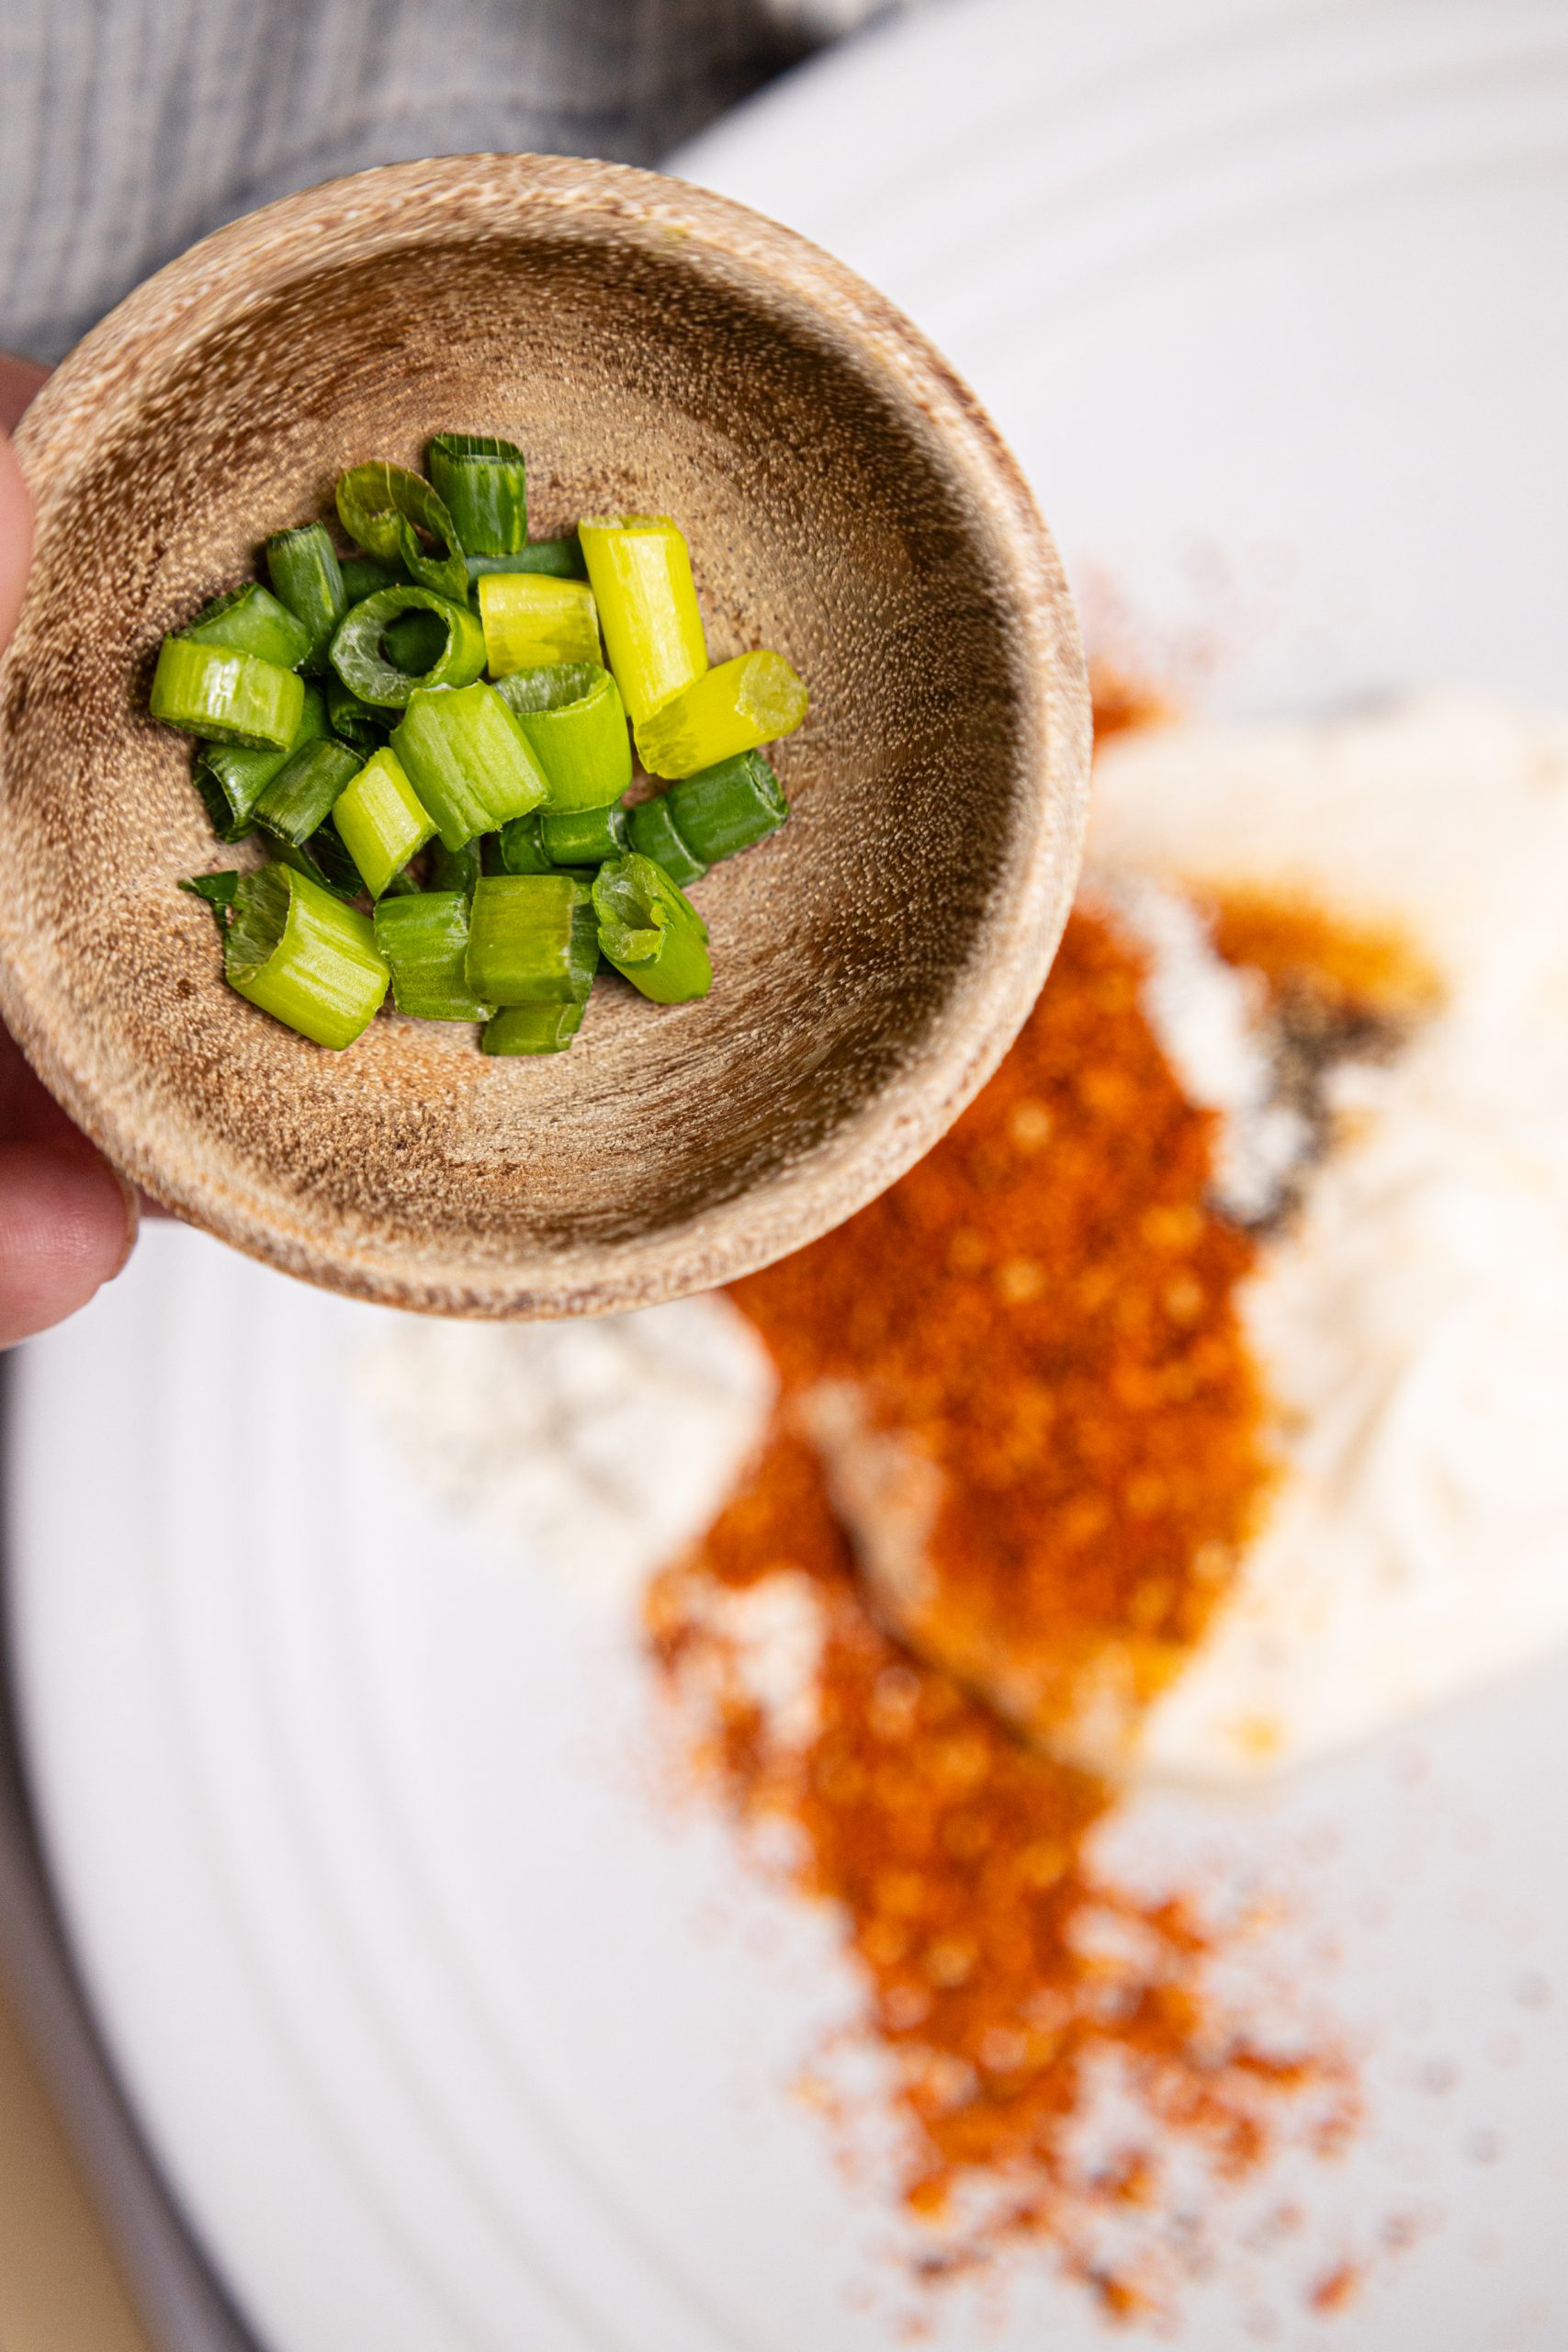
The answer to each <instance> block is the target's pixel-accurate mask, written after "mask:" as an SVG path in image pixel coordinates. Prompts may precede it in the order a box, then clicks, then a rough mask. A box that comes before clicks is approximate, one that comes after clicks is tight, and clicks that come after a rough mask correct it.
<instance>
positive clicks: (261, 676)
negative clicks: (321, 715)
mask: <svg viewBox="0 0 1568 2352" xmlns="http://www.w3.org/2000/svg"><path fill="white" fill-rule="evenodd" d="M149 707H150V708H151V710H152V716H153V718H161V719H162V720H163V721H164V725H165V726H167V727H180V728H183V729H185V731H186V734H187V735H203V736H206V737H208V738H209V740H210V741H213V742H216V743H245V744H249V745H251V746H252V748H253V749H254V750H256V751H259V752H267V751H272V752H286V751H287V750H288V746H289V745H290V743H292V742H293V741H294V739H295V737H296V735H297V734H298V733H299V721H300V718H301V717H302V716H303V714H304V709H305V683H304V680H303V679H302V678H299V677H298V676H297V675H296V674H295V673H294V672H293V671H292V670H285V669H282V668H280V667H279V665H278V664H277V663H276V662H264V661H263V660H262V659H261V658H260V656H259V655H258V654H254V653H238V652H236V651H235V650H234V649H233V647H232V646H227V645H198V644H196V643H194V642H193V641H192V639H189V638H188V637H166V638H165V639H164V642H163V646H162V648H161V649H160V650H159V654H158V666H157V669H156V670H155V671H154V672H153V673H152V694H151V695H150V696H149Z"/></svg>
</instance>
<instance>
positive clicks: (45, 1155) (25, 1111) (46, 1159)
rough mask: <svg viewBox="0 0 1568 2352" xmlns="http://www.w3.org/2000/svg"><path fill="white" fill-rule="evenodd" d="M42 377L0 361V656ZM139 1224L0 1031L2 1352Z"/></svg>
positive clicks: (84, 1284)
mask: <svg viewBox="0 0 1568 2352" xmlns="http://www.w3.org/2000/svg"><path fill="white" fill-rule="evenodd" d="M45 372H46V371H45V370H44V369H43V368H37V367H34V366H33V364H32V362H31V361H30V360H25V359H10V358H6V357H5V356H0V652H3V651H4V650H5V649H6V645H7V644H8V643H9V642H10V638H11V632H12V630H13V629H14V628H15V627H16V625H17V613H18V612H19V611H20V610H21V604H22V590H23V588H24V586H25V585H26V582H27V576H28V560H29V558H30V556H31V554H32V511H31V508H30V506H29V505H28V493H27V487H26V484H25V483H24V482H23V481H22V475H21V469H20V467H19V466H18V465H17V460H16V458H15V456H14V454H13V452H12V448H11V444H10V442H9V440H8V439H7V437H6V428H7V427H9V426H11V425H13V424H15V423H16V421H17V417H18V416H19V415H20V414H21V413H22V411H23V409H24V408H25V407H26V406H27V404H28V401H29V400H30V399H31V398H32V396H33V394H34V392H35V391H36V390H38V388H39V384H40V383H42V381H43V379H44V375H45ZM136 1223H137V1204H136V1195H135V1193H133V1192H132V1191H131V1190H130V1186H129V1185H126V1184H122V1183H121V1182H120V1180H119V1178H118V1176H117V1175H116V1174H115V1172H114V1170H113V1169H112V1168H110V1166H109V1164H108V1162H107V1159H103V1158H102V1157H101V1156H100V1154H99V1153H98V1152H96V1151H95V1150H94V1148H93V1147H92V1145H91V1144H90V1143H89V1142H88V1141H87V1138H86V1136H84V1135H80V1134H78V1132H77V1130H76V1129H75V1128H74V1127H73V1125H72V1124H71V1122H70V1120H69V1119H68V1118H67V1117H66V1115H65V1114H64V1112H63V1111H62V1109H61V1107H60V1105H59V1103H56V1102H55V1100H54V1098H53V1096H52V1095H51V1094H50V1093H48V1092H46V1091H45V1090H44V1088H43V1087H42V1086H40V1085H39V1081H38V1080H37V1079H36V1078H35V1077H34V1076H33V1074H32V1071H31V1070H30V1069H28V1065H27V1063H26V1061H24V1059H23V1058H22V1056H21V1054H20V1053H19V1052H18V1050H17V1046H16V1045H15V1044H14V1043H13V1042H12V1040H11V1039H10V1038H9V1037H8V1036H6V1033H5V1031H4V1030H0V1347H6V1348H8V1347H10V1346H12V1345H13V1344H14V1343H15V1342H16V1341H17V1340H25V1339H27V1338H28V1336H29V1335H30V1334H31V1333H32V1332H34V1331H43V1330H47V1329H48V1328H49V1326H50V1325H51V1323H59V1322H61V1321H62V1320H63V1319H64V1317H66V1316H67V1315H73V1314H74V1313H75V1312H76V1309H77V1308H78V1307H79V1306H85V1305H86V1303H87V1301H88V1300H89V1299H90V1298H91V1297H92V1295H93V1293H94V1292H95V1291H96V1289H97V1288H98V1286H99V1284H100V1283H106V1282H108V1281H109V1280H111V1278H112V1277H113V1276H114V1275H116V1274H118V1272H119V1270H120V1268H121V1267H122V1266H123V1265H124V1263H125V1261H126V1260H127V1258H128V1257H129V1256H130V1249H131V1244H132V1243H133V1242H134V1240H135V1238H136Z"/></svg>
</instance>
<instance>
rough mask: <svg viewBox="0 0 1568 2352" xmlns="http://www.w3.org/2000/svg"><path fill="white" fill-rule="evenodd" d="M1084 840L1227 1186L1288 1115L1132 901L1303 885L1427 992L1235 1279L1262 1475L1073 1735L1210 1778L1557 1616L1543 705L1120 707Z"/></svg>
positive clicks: (1374, 1716)
mask: <svg viewBox="0 0 1568 2352" xmlns="http://www.w3.org/2000/svg"><path fill="white" fill-rule="evenodd" d="M1090 860H1091V865H1090V888H1091V890H1093V889H1095V888H1099V889H1100V890H1101V891H1102V892H1104V893H1105V894H1106V895H1107V896H1108V897H1109V899H1111V904H1112V906H1113V907H1115V908H1117V909H1118V910H1121V911H1122V914H1123V916H1124V918H1125V919H1126V920H1127V921H1128V922H1129V924H1130V926H1131V927H1132V928H1133V929H1134V931H1135V932H1136V933H1137V934H1138V936H1139V937H1140V938H1141V939H1142V940H1143V941H1144V943H1145V945H1146V946H1148V947H1149V948H1150V952H1151V965H1152V978H1151V983H1150V988H1149V991H1148V998H1149V1011H1150V1016H1151V1019H1152V1020H1153V1021H1154V1022H1155V1024H1156V1029H1157V1030H1158V1032H1159V1034H1160V1035H1161V1037H1162V1041H1163V1042H1164V1044H1165V1046H1166V1050H1167V1051H1168V1054H1169V1056H1170V1058H1171V1060H1172V1062H1173V1065H1174V1066H1175V1067H1176V1069H1177V1071H1178V1074H1179V1076H1181V1077H1182V1078H1183V1081H1184V1083H1186V1084H1188V1085H1189V1086H1190V1088H1191V1090H1192V1092H1193V1095H1194V1099H1197V1100H1201V1101H1204V1102H1206V1103H1212V1104H1213V1106H1214V1107H1215V1108H1217V1109H1219V1110H1220V1111H1221V1113H1222V1117H1223V1119H1224V1126H1225V1131H1226V1141H1225V1144H1224V1150H1223V1153H1222V1166H1221V1170H1220V1171H1219V1173H1220V1181H1221V1185H1222V1188H1223V1189H1228V1191H1229V1192H1230V1193H1231V1194H1232V1196H1233V1198H1234V1197H1235V1195H1236V1193H1238V1191H1239V1193H1240V1194H1241V1196H1242V1199H1243V1201H1245V1198H1246V1197H1247V1185H1248V1184H1249V1183H1251V1184H1252V1185H1254V1187H1255V1188H1256V1186H1257V1185H1258V1184H1259V1183H1262V1182H1266V1181H1267V1179H1268V1174H1269V1168H1270V1167H1271V1166H1272V1165H1273V1164H1274V1161H1273V1160H1272V1159H1271V1158H1270V1154H1271V1153H1276V1154H1277V1152H1278V1151H1280V1150H1283V1149H1285V1148H1286V1145H1287V1139H1286V1138H1283V1137H1281V1136H1275V1137H1274V1138H1273V1139H1272V1141H1270V1140H1269V1137H1268V1135H1267V1119H1266V1117H1265V1116H1264V1115H1263V1114H1264V1112H1265V1111H1266V1104H1265V1103H1263V1100H1262V1097H1261V1095H1260V1094H1259V1092H1258V1088H1257V1085H1256V1083H1255V1082H1254V1079H1249V1077H1248V1067H1249V1055H1248V1052H1247V1019H1246V1013H1247V1007H1246V1004H1245V1002H1233V1003H1232V1005H1231V1007H1230V1010H1229V1012H1228V1013H1227V1012H1225V1010H1224V1006H1223V1005H1222V1006H1221V1007H1220V1008H1219V1010H1218V1011H1216V1005H1215V1001H1214V1000H1213V989H1210V991H1209V994H1208V996H1205V993H1204V989H1202V988H1201V987H1200V988H1198V989H1192V988H1191V987H1187V988H1186V989H1185V990H1183V989H1180V988H1177V987H1174V986H1172V985H1170V984H1169V978H1170V969H1171V965H1170V952H1171V951H1170V950H1169V949H1168V950H1167V952H1166V954H1165V956H1164V958H1163V961H1162V957H1161V956H1159V955H1157V954H1156V953H1154V948H1155V945H1156V933H1157V930H1158V922H1159V921H1163V922H1165V926H1166V929H1167V931H1169V929H1170V922H1169V918H1168V914H1166V915H1163V916H1159V918H1158V921H1155V922H1152V925H1151V918H1150V914H1149V910H1150V909H1151V908H1153V909H1155V910H1156V915H1157V914H1158V910H1159V908H1160V907H1161V905H1162V904H1168V894H1169V892H1170V891H1171V890H1172V888H1176V889H1179V888H1182V887H1183V886H1187V887H1189V888H1194V889H1197V890H1202V891H1215V890H1217V891H1224V890H1227V889H1229V890H1235V889H1236V888H1244V889H1247V890H1257V891H1261V892H1266V893H1268V894H1269V895H1270V896H1275V897H1280V898H1284V899H1291V898H1300V899H1304V900H1306V901H1308V902H1310V903H1311V904H1313V905H1314V906H1315V907H1317V908H1318V909H1320V910H1322V911H1323V912H1325V914H1327V915H1329V916H1330V917H1333V916H1336V915H1337V916H1339V917H1341V918H1345V919H1348V920H1349V921H1351V922H1359V923H1365V924H1372V925H1377V926H1379V927H1384V928H1388V927H1393V928H1394V929H1397V930H1398V931H1399V932H1400V933H1403V934H1404V936H1405V937H1406V938H1407V939H1408V940H1409V941H1410V942H1411V943H1412V944H1413V945H1414V946H1415V947H1416V949H1417V950H1418V952H1419V953H1420V955H1421V956H1422V957H1423V959H1424V960H1425V962H1426V963H1427V965H1428V966H1429V967H1432V968H1433V969H1434V970H1435V971H1436V972H1437V973H1438V976H1439V977H1440V978H1441V980H1442V983H1443V987H1444V989H1445V991H1446V993H1445V998H1444V1001H1443V1002H1442V1003H1441V1004H1440V1005H1439V1006H1438V1008H1437V1009H1436V1010H1435V1011H1434V1012H1432V1013H1431V1014H1430V1015H1429V1016H1427V1018H1425V1019H1424V1020H1423V1021H1422V1022H1421V1023H1420V1024H1419V1025H1418V1026H1417V1027H1416V1029H1415V1031H1414V1032H1413V1034H1412V1035H1411V1037H1410V1039H1409V1041H1408V1043H1407V1045H1406V1046H1405V1047H1404V1050H1403V1051H1401V1052H1400V1053H1399V1054H1398V1055H1397V1056H1395V1057H1393V1059H1391V1060H1389V1061H1388V1062H1386V1063H1376V1064H1367V1063H1353V1062H1348V1063H1344V1064H1341V1065H1340V1066H1339V1067H1338V1068H1337V1069H1335V1070H1334V1071H1332V1072H1331V1073H1330V1075H1329V1080H1328V1085H1329V1099H1330V1103H1331V1105H1332V1107H1333V1108H1334V1110H1335V1111H1336V1112H1337V1114H1339V1115H1338V1117H1337V1120H1336V1124H1335V1131H1334V1140H1333V1142H1332V1145H1331V1148H1330V1149H1329V1151H1328V1153H1327V1156H1326V1158H1325V1159H1324V1160H1323V1161H1322V1162H1321V1163H1320V1164H1319V1165H1318V1166H1317V1167H1316V1168H1315V1169H1314V1170H1312V1172H1311V1173H1310V1175H1309V1177H1308V1179H1307V1182H1306V1187H1305V1192H1304V1195H1303V1200H1302V1204H1301V1207H1300V1210H1299V1212H1298V1214H1297V1215H1296V1216H1294V1217H1293V1218H1292V1219H1291V1220H1290V1221H1289V1222H1287V1223H1286V1224H1285V1225H1284V1226H1283V1227H1282V1228H1281V1229H1280V1231H1279V1232H1278V1233H1277V1234H1271V1235H1269V1236H1268V1237H1267V1238H1265V1241H1264V1244H1263V1250H1262V1256H1261V1261H1260V1263H1259V1266H1258V1271H1257V1272H1256V1273H1255V1274H1254V1276H1253V1277H1252V1278H1251V1279H1250V1281H1249V1283H1247V1286H1246V1290H1245V1292H1244V1295H1243V1302H1242V1303H1243V1312H1244V1315H1245V1318H1246V1323H1247V1330H1248V1333H1249V1335H1250V1338H1251V1340H1252V1342H1253V1345H1254V1347H1255V1349H1256V1351H1257V1354H1258V1360H1259V1363H1260V1366H1261V1368H1262V1372H1263V1374H1264V1378H1265V1380H1266V1383H1267V1385H1268V1387H1269V1391H1270V1393H1271V1396H1272V1398H1273V1400H1274V1402H1275V1404H1276V1405H1277V1407H1278V1408H1279V1429H1278V1445H1279V1449H1280V1453H1281V1454H1282V1457H1283V1461H1284V1464H1285V1473H1284V1476H1283V1479H1282V1481H1281V1485H1280V1490H1279V1493H1278V1497H1277V1499H1276V1502H1275V1504H1274V1507H1273V1509H1272V1511H1271V1515H1270V1517H1269V1521H1268V1522H1267V1524H1266V1526H1265V1528H1264V1530H1263V1532H1262V1533H1261V1534H1260V1536H1259V1538H1258V1540H1257V1542H1256V1543H1255V1544H1253V1546H1252V1547H1251V1549H1250V1551H1249V1553H1248V1555H1247V1558H1246V1560H1245V1562H1244V1564H1243V1566H1242V1569H1241V1572H1240V1575H1239V1577H1238V1580H1237V1583H1236V1585H1235V1589H1234V1590H1233V1592H1232V1594H1231V1595H1230V1597H1229V1598H1228V1599H1227V1600H1226V1601H1225V1603H1224V1605H1223V1606H1222V1608H1221V1609H1220V1610H1219V1611H1217V1612H1216V1615H1215V1618H1214V1620H1213V1624H1212V1626H1211V1628H1210V1630H1209V1632H1208V1634H1206V1636H1205V1638H1204V1639H1203V1640H1202V1642H1201V1644H1200V1645H1198V1646H1197V1648H1196V1649H1195V1650H1194V1653H1193V1655H1192V1657H1191V1660H1190V1663H1189V1664H1188V1665H1187V1666H1186V1668H1184V1669H1183V1670H1182V1671H1181V1673H1180V1674H1179V1677H1178V1679H1176V1681H1175V1682H1174V1683H1173V1685H1172V1686H1171V1687H1170V1689H1169V1690H1168V1691H1167V1692H1166V1693H1165V1694H1164V1695H1163V1696H1162V1697H1161V1698H1160V1699H1159V1700H1158V1701H1157V1702H1156V1704H1155V1705H1154V1706H1153V1708H1152V1709H1151V1710H1150V1711H1149V1712H1148V1713H1147V1714H1146V1715H1145V1717H1144V1719H1143V1721H1142V1723H1141V1724H1140V1725H1139V1726H1138V1728H1137V1730H1136V1732H1135V1734H1134V1740H1133V1750H1132V1755H1131V1758H1128V1756H1127V1755H1126V1754H1125V1753H1124V1752H1123V1753H1122V1754H1120V1755H1115V1756H1112V1755H1100V1756H1097V1757H1096V1758H1095V1759H1094V1760H1096V1761H1100V1762H1105V1763H1115V1764H1120V1765H1122V1766H1123V1767H1124V1766H1125V1765H1126V1763H1127V1762H1128V1761H1129V1760H1130V1761H1132V1762H1133V1763H1134V1765H1135V1766H1137V1767H1139V1768H1141V1769H1143V1770H1149V1771H1154V1772H1159V1773H1167V1774H1172V1775H1179V1776H1183V1777H1189V1776H1197V1777H1202V1778H1211V1779H1212V1778H1214V1777H1216V1776H1218V1777H1235V1776H1237V1775H1244V1774H1247V1773H1249V1772H1252V1771H1255V1770H1258V1769H1259V1768H1268V1767H1270V1766H1274V1765H1278V1764H1279V1763H1281V1762H1286V1761H1290V1760H1292V1759H1295V1758H1301V1757H1304V1756H1309V1755H1312V1754H1314V1753H1316V1752H1318V1751H1320V1750H1323V1749H1326V1748H1330V1747H1336V1746H1337V1745H1339V1744H1341V1743H1342V1742H1345V1741H1348V1740H1351V1739H1354V1738H1357V1737H1359V1736H1362V1735H1364V1734H1366V1733H1369V1732H1371V1731H1373V1730H1376V1729H1377V1728H1379V1727H1380V1726H1381V1725H1383V1724H1387V1723H1389V1722H1390V1721H1392V1720H1393V1719H1394V1718H1396V1717H1398V1716H1400V1715H1402V1714H1404V1713H1406V1712H1407V1711H1409V1710H1410V1709H1413V1708H1416V1707H1419V1706H1424V1705H1427V1704H1429V1703H1430V1702H1433V1701H1435V1700H1438V1699H1441V1698H1444V1697H1446V1696H1448V1695H1450V1694H1451V1693H1453V1692H1455V1691H1460V1690H1461V1689H1463V1688H1464V1687H1465V1686H1467V1685H1469V1684H1472V1683H1474V1682H1476V1681H1478V1680H1480V1679H1483V1678H1484V1677H1487V1676H1491V1675H1494V1674H1496V1673H1498V1672H1500V1671H1502V1670H1504V1669H1506V1668H1510V1667H1514V1666H1517V1665H1519V1664H1522V1663H1523V1662H1525V1661H1526V1660H1528V1659H1529V1658H1532V1657H1535V1656H1537V1655H1538V1654H1539V1653H1540V1652H1541V1651H1543V1650H1545V1649H1547V1648H1549V1647H1550V1646H1551V1645H1553V1644H1554V1643H1556V1642H1559V1641H1561V1640H1562V1639H1564V1638H1565V1637H1568V719H1565V718H1557V717H1551V716H1541V715H1537V714H1530V713H1526V712H1519V711H1516V710H1513V709H1511V708H1508V707H1505V706H1503V705H1501V704H1499V703H1495V702H1493V701H1489V700H1485V699H1483V698H1481V697H1472V696H1462V697H1461V696H1458V695H1454V696H1442V697H1436V696H1434V697H1432V698H1429V699H1424V700H1422V701H1420V702H1418V703H1415V704H1411V705H1408V706H1406V707H1403V708H1400V709H1398V710H1395V711H1393V712H1391V713H1389V714H1387V715H1386V716H1379V717H1371V718H1360V719H1356V720H1353V721H1345V722H1342V723H1338V724H1335V725H1331V726H1323V727H1265V728H1252V729H1211V728H1205V727H1180V728H1174V727H1173V728H1168V729H1157V730H1152V731H1150V732H1147V733H1145V734H1141V735H1139V734H1132V735H1128V736H1126V737H1124V738H1122V739H1118V740H1117V741H1114V742H1112V743H1111V745H1110V746H1109V747H1108V748H1107V750H1106V751H1105V752H1104V753H1103V755H1102V758H1101V763H1100V772H1099V789H1098V804H1097V809H1096V815H1095V820H1094V826H1093V831H1092V833H1091V843H1090ZM1151 886H1157V891H1156V893H1155V895H1151ZM1140 906H1141V907H1142V908H1143V909H1144V910H1145V911H1144V915H1143V918H1142V920H1140V917H1139V911H1138V910H1139V908H1140ZM1178 928H1179V926H1178ZM1187 945H1188V947H1189V948H1190V941H1189V942H1188V943H1187ZM1179 946H1180V942H1178V947H1179ZM1162 976H1163V980H1164V982H1165V985H1164V986H1163V989H1162ZM1189 977H1190V976H1189ZM1227 1023H1228V1026H1227ZM1251 1066H1252V1068H1253V1070H1254V1074H1255V1071H1256V1055H1254V1056H1253V1057H1251ZM1260 1135H1262V1136H1264V1141H1263V1143H1262V1144H1261V1145H1260V1144H1259V1136H1260Z"/></svg>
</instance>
